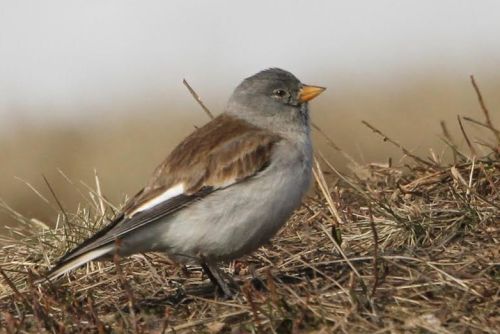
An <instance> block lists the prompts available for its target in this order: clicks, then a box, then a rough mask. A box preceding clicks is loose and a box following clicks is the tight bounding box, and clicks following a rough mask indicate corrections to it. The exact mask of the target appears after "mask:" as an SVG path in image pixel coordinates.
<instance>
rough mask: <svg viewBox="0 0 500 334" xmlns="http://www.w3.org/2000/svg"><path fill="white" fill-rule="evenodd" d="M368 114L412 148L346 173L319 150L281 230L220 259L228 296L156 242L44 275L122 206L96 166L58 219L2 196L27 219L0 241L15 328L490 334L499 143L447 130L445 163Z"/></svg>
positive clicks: (3, 305) (494, 312) (8, 312)
mask: <svg viewBox="0 0 500 334" xmlns="http://www.w3.org/2000/svg"><path fill="white" fill-rule="evenodd" d="M474 84H475V83H474ZM475 87H477V85H476V84H475ZM477 92H478V94H479V90H478V89H477ZM480 101H481V107H482V108H483V111H484V110H487V109H486V107H485V105H484V101H483V100H482V97H480ZM485 113H486V115H487V116H488V118H487V121H486V122H485V123H481V122H478V121H474V122H478V123H480V124H481V125H480V126H484V127H486V128H487V129H490V130H491V131H492V133H493V134H494V137H495V138H497V135H498V130H496V129H495V128H493V125H492V123H491V120H490V118H489V114H488V113H487V112H485ZM464 120H467V119H466V118H464ZM365 124H366V125H368V126H369V127H370V128H371V129H372V130H373V131H375V132H376V133H377V134H378V135H380V136H382V137H383V139H384V140H385V141H388V142H390V143H392V144H394V145H397V146H398V147H399V148H401V150H402V152H403V153H404V154H405V158H404V159H402V161H401V163H399V164H398V165H397V166H396V165H393V163H392V162H389V163H387V164H375V163H372V164H369V165H367V166H353V173H352V174H351V175H343V174H341V173H339V172H338V171H337V170H336V169H335V168H334V167H333V166H332V165H331V164H330V163H329V162H328V161H327V160H326V159H323V158H322V157H321V155H320V156H319V157H318V161H317V164H316V166H315V170H314V174H315V179H316V184H315V190H314V192H313V193H312V194H311V195H310V196H309V197H308V198H307V199H306V200H305V202H304V205H303V206H302V207H301V208H300V209H299V210H297V212H296V213H295V215H294V216H293V218H292V219H291V220H290V221H289V223H288V224H287V226H286V228H284V229H283V230H282V231H281V233H280V234H279V235H278V236H276V237H275V238H274V241H273V243H272V244H271V245H269V246H267V247H265V248H261V249H260V250H259V251H258V252H256V253H255V254H253V255H252V256H249V257H247V258H245V259H243V260H241V261H236V262H234V263H231V264H229V265H228V266H227V267H226V270H227V271H228V272H230V273H231V274H232V275H234V279H235V281H236V282H237V283H238V284H239V285H240V290H241V292H240V294H239V295H238V296H237V297H236V298H235V299H234V300H221V299H219V298H218V297H216V296H215V294H214V291H213V288H212V286H211V284H210V282H209V281H208V280H207V279H206V278H205V277H202V273H201V270H200V268H198V267H195V266H192V267H181V266H178V265H176V264H173V263H172V262H171V261H169V260H168V259H167V258H166V257H165V256H163V255H161V254H156V253H152V254H140V255H137V256H133V257H131V258H129V259H115V261H114V262H102V263H96V262H93V263H90V264H88V265H87V266H86V267H84V268H81V269H79V270H77V271H74V272H73V273H71V274H70V275H69V276H67V277H66V278H64V279H63V280H61V281H59V282H58V283H57V284H44V285H42V286H37V285H35V284H34V283H33V281H34V280H35V279H36V278H37V277H39V276H41V275H42V274H43V273H44V272H45V271H46V270H47V269H48V268H50V267H51V266H52V265H53V263H54V262H55V260H56V259H57V258H59V257H60V256H61V255H63V254H64V253H65V252H66V251H67V250H69V249H70V248H72V247H73V246H74V245H75V244H76V243H77V242H79V241H81V240H83V239H85V238H87V237H89V236H90V235H91V234H92V233H93V232H94V231H96V230H97V229H99V228H100V227H101V226H103V225H104V224H106V222H107V221H108V219H110V218H111V217H112V216H113V215H114V214H115V209H114V208H113V207H112V206H111V205H110V204H109V203H107V201H106V200H105V199H104V198H103V197H102V195H101V190H100V187H99V182H98V179H97V178H96V189H97V190H96V191H91V192H90V193H89V195H88V196H87V199H88V201H87V202H86V203H85V204H82V206H81V207H80V208H79V209H78V210H77V211H76V212H75V213H70V212H65V213H61V214H60V215H59V219H58V221H57V224H56V227H55V228H49V227H48V226H46V225H45V224H43V223H41V222H39V221H37V220H35V219H29V218H27V217H24V216H23V215H22V214H20V213H18V212H15V211H14V210H12V209H11V208H9V206H8V205H7V204H6V203H1V207H2V208H3V209H4V210H6V211H7V212H8V213H9V214H11V215H12V216H14V217H15V218H16V219H17V221H18V222H19V224H18V226H16V227H15V228H10V235H9V236H5V237H3V238H2V240H0V242H2V244H4V246H3V247H2V248H1V250H0V268H1V271H0V274H1V276H2V277H1V278H0V309H1V314H0V317H1V322H2V326H3V327H4V328H5V330H6V332H8V333H15V332H18V331H30V332H59V333H64V332H98V333H105V332H109V331H111V330H113V331H116V332H137V333H143V332H152V331H154V332H160V333H183V332H207V333H228V332H231V333H253V332H266V333H267V332H269V333H297V332H314V333H332V332H346V333H347V332H348V333H385V332H394V333H399V332H415V333H422V332H431V333H464V332H466V333H483V332H485V333H495V332H496V331H498V328H500V314H499V311H498V310H499V306H500V305H499V297H500V288H499V287H500V285H499V280H500V270H499V263H498V259H499V258H500V247H499V237H500V233H499V227H498V222H499V220H500V210H499V209H500V208H499V206H500V197H499V191H500V160H499V152H500V151H499V149H498V148H499V147H500V142H495V143H494V144H491V143H489V144H488V143H486V142H484V141H481V142H480V144H478V143H477V142H474V141H473V140H470V138H468V139H467V143H468V146H469V147H468V152H469V153H465V152H462V151H460V150H459V149H458V145H456V144H454V143H453V141H452V139H451V137H450V136H449V135H446V133H445V138H444V139H445V140H446V141H447V143H448V147H449V149H450V150H452V151H453V156H454V158H455V163H454V164H452V165H447V164H445V163H442V162H441V161H440V157H439V156H437V155H436V154H434V153H432V152H431V156H430V157H416V156H413V155H412V154H411V152H410V151H409V150H407V149H406V148H404V147H403V146H402V145H401V144H399V143H398V142H397V141H395V140H393V139H390V138H389V137H387V136H386V135H385V134H383V132H382V131H380V130H379V129H377V128H376V127H374V126H373V125H370V124H369V123H366V122H365ZM464 125H466V124H463V123H462V122H461V124H460V126H461V128H462V129H463V131H464V136H466V132H465V131H466V130H465V127H464ZM443 129H446V127H445V126H443ZM323 134H324V133H323ZM330 141H331V140H330ZM332 143H333V142H332ZM479 146H480V147H479ZM478 147H479V148H478ZM336 149H337V150H339V148H338V147H336ZM481 152H483V154H481V155H480V156H479V154H480V153H481ZM351 162H353V160H352V159H351ZM55 202H56V203H57V201H55ZM214 296H215V297H214Z"/></svg>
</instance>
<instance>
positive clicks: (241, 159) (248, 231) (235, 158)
mask: <svg viewBox="0 0 500 334" xmlns="http://www.w3.org/2000/svg"><path fill="white" fill-rule="evenodd" d="M324 90H325V88H324V87H320V86H312V85H306V84H303V83H302V82H301V81H300V80H299V79H297V78H296V77H295V75H293V74H292V73H290V72H288V71H285V70H283V69H279V68H270V69H266V70H263V71H260V72H258V73H257V74H255V75H253V76H250V77H248V78H246V79H244V80H243V81H242V82H241V83H240V84H239V85H238V86H237V87H236V88H235V90H234V91H233V93H232V95H231V97H230V98H229V101H228V102H227V105H226V107H225V109H224V110H223V112H222V113H221V114H220V115H219V116H217V117H216V118H214V119H213V120H211V121H210V122H208V123H207V124H205V125H204V126H202V127H199V128H197V129H195V131H194V132H192V133H191V134H190V135H189V136H187V137H186V138H185V139H184V140H183V141H181V142H180V143H179V144H178V145H177V146H176V147H175V148H174V149H173V150H172V151H171V153H170V154H169V155H168V156H167V158H166V159H165V160H164V161H163V162H162V163H161V164H160V165H159V166H158V167H157V168H156V169H155V171H154V172H153V174H152V176H151V178H150V179H149V181H148V182H146V184H145V186H144V188H142V190H140V191H139V192H138V193H137V194H136V195H135V196H133V197H132V198H131V199H130V200H128V201H127V202H126V204H125V205H124V207H123V208H122V209H121V210H120V212H119V213H118V214H117V215H116V217H115V218H114V219H113V220H111V222H110V223H109V224H108V225H107V226H105V227H104V228H103V229H101V230H100V231H98V232H97V233H95V234H94V235H93V236H91V237H90V238H88V239H87V240H85V241H83V242H82V243H81V244H79V245H78V246H76V247H75V248H74V249H72V250H70V251H69V252H68V253H66V254H65V255H64V256H63V257H62V258H60V260H59V261H58V262H57V263H56V265H55V266H54V267H53V268H52V269H51V270H49V271H48V273H47V274H46V275H45V277H44V280H49V281H52V280H55V279H56V278H58V277H60V276H62V275H64V274H65V273H67V272H69V271H71V270H74V269H76V268H78V267H80V266H82V265H84V264H86V263H87V262H90V261H93V260H105V259H108V260H109V259H112V258H113V256H114V255H115V254H118V255H119V256H129V255H132V254H135V253H143V252H149V251H157V252H165V253H166V254H167V255H168V256H169V258H171V259H172V260H174V261H175V262H178V263H181V264H190V263H194V264H197V265H200V266H201V268H202V270H203V271H204V272H205V273H206V275H207V276H208V277H209V279H210V280H211V281H212V283H213V284H214V286H216V287H218V288H219V289H220V290H221V292H222V293H223V294H224V295H225V296H228V297H230V296H232V291H231V289H230V287H229V285H228V284H227V283H226V282H225V280H224V278H223V274H222V272H221V270H220V269H219V267H218V265H219V264H220V263H221V262H227V261H231V260H234V259H237V258H240V257H241V256H244V255H246V254H249V253H252V252H253V251H255V250H256V249H258V248H259V247H260V246H262V245H263V244H265V243H267V242H269V240H270V239H271V238H272V237H273V236H274V235H275V234H276V233H277V232H278V230H279V229H280V228H281V227H282V226H283V225H284V224H285V223H286V221H287V220H288V219H289V218H290V216H291V215H292V213H293V211H294V210H295V209H296V208H297V207H298V206H299V205H300V204H301V201H302V198H303V196H304V195H305V194H306V192H307V190H308V188H309V185H310V182H311V174H312V157H313V153H312V152H313V150H312V144H311V136H310V119H309V108H308V104H309V101H310V100H312V99H313V98H315V97H316V96H318V95H319V94H321V93H322V92H323V91H324Z"/></svg>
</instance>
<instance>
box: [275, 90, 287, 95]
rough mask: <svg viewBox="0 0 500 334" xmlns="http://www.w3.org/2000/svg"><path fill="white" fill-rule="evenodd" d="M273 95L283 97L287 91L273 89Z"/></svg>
mask: <svg viewBox="0 0 500 334" xmlns="http://www.w3.org/2000/svg"><path fill="white" fill-rule="evenodd" d="M273 95H274V96H275V97H284V96H286V95H287V93H286V91H284V90H283V89H275V90H274V91H273Z"/></svg>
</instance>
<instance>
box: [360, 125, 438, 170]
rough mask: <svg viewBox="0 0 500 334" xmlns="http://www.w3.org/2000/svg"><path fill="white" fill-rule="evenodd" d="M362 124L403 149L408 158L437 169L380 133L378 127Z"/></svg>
mask: <svg viewBox="0 0 500 334" xmlns="http://www.w3.org/2000/svg"><path fill="white" fill-rule="evenodd" d="M361 123H363V124H364V125H366V126H367V127H369V128H370V129H371V130H372V131H373V132H375V133H376V134H378V135H380V136H382V138H383V140H384V141H388V142H389V143H391V144H393V145H394V146H396V147H397V148H399V149H401V150H402V151H403V153H404V154H406V155H407V156H409V157H411V158H413V160H415V161H418V162H420V163H423V164H424V165H426V166H428V167H435V165H434V164H432V163H430V162H428V161H425V160H424V159H422V158H420V157H418V156H416V155H414V154H413V153H411V152H410V151H409V150H407V149H406V148H405V147H404V146H403V145H401V144H400V143H398V142H397V141H395V140H392V139H391V138H390V137H387V136H386V135H385V134H384V133H383V132H382V131H380V130H379V129H377V128H376V127H374V126H373V125H371V124H370V123H368V122H367V121H361Z"/></svg>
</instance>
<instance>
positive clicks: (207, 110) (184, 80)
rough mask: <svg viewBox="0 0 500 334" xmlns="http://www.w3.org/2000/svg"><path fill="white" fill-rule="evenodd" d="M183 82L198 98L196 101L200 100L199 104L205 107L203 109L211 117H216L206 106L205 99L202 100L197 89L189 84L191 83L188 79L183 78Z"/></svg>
mask: <svg viewBox="0 0 500 334" xmlns="http://www.w3.org/2000/svg"><path fill="white" fill-rule="evenodd" d="M182 83H183V84H184V86H186V87H187V89H188V90H189V92H190V93H191V95H192V96H193V97H194V99H195V100H196V102H198V104H199V105H200V106H201V107H202V108H203V110H204V111H205V113H206V114H207V115H208V117H210V119H214V118H215V117H214V115H213V114H212V113H211V112H210V110H209V109H208V108H207V107H206V106H205V104H204V103H203V101H202V100H201V97H200V96H199V95H198V94H197V93H196V92H195V90H194V89H193V88H192V87H191V86H190V85H189V83H188V82H187V81H186V79H183V80H182Z"/></svg>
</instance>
